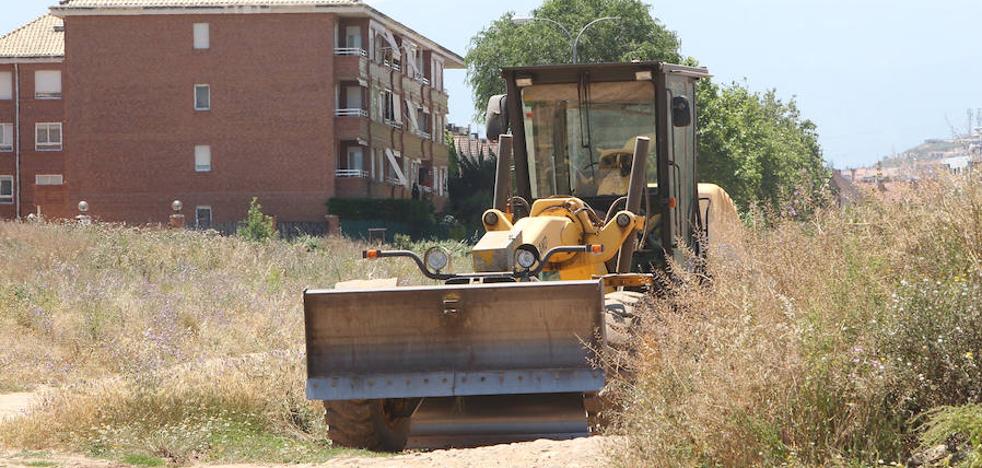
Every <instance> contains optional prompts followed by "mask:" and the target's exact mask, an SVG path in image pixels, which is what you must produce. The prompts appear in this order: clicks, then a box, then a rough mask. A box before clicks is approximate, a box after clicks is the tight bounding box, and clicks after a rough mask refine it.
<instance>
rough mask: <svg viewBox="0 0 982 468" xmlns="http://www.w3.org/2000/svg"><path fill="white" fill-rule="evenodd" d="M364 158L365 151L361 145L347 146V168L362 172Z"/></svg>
mask: <svg viewBox="0 0 982 468" xmlns="http://www.w3.org/2000/svg"><path fill="white" fill-rule="evenodd" d="M364 159H365V152H364V150H363V149H362V147H361V146H349V147H348V169H351V170H353V171H358V172H359V173H360V172H362V171H363V170H364V169H365V166H364Z"/></svg>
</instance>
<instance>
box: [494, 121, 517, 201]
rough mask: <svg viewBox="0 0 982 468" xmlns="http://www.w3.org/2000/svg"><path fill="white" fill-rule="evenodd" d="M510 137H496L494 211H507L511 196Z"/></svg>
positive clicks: (511, 143) (511, 142)
mask: <svg viewBox="0 0 982 468" xmlns="http://www.w3.org/2000/svg"><path fill="white" fill-rule="evenodd" d="M512 145H513V141H512V136H511V135H501V136H499V137H498V167H497V170H496V171H495V176H494V205H492V206H493V207H494V209H496V210H501V211H507V210H506V207H507V205H508V197H509V196H511V164H512Z"/></svg>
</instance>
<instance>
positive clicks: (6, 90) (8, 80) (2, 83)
mask: <svg viewBox="0 0 982 468" xmlns="http://www.w3.org/2000/svg"><path fill="white" fill-rule="evenodd" d="M13 98H14V74H13V73H11V72H0V100H3V101H10V100H12V99H13Z"/></svg>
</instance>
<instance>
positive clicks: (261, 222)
mask: <svg viewBox="0 0 982 468" xmlns="http://www.w3.org/2000/svg"><path fill="white" fill-rule="evenodd" d="M236 234H238V235H239V237H241V238H243V239H246V240H250V241H253V242H266V241H268V240H270V239H274V238H275V237H276V236H277V234H278V233H277V231H276V220H274V219H273V217H272V216H269V215H267V214H265V213H263V206H262V205H260V204H259V199H258V198H256V197H252V201H251V202H249V213H248V214H247V215H246V219H245V221H244V222H243V223H242V226H241V227H239V229H238V231H237V232H236Z"/></svg>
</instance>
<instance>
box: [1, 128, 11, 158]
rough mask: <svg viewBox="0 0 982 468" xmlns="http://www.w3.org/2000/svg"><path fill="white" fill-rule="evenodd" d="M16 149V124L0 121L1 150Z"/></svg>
mask: <svg viewBox="0 0 982 468" xmlns="http://www.w3.org/2000/svg"><path fill="white" fill-rule="evenodd" d="M13 150H14V124H9V123H0V151H4V152H10V151H13Z"/></svg>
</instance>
